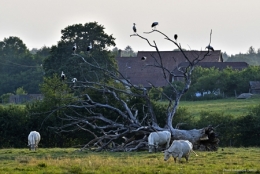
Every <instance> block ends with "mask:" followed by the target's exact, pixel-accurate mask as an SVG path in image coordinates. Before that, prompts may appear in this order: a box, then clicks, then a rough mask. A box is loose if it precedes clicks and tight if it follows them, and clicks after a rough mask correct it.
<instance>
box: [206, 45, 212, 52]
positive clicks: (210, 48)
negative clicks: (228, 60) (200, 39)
mask: <svg viewBox="0 0 260 174" xmlns="http://www.w3.org/2000/svg"><path fill="white" fill-rule="evenodd" d="M206 48H207V49H208V50H211V51H214V48H213V47H212V46H210V45H208V46H206Z"/></svg>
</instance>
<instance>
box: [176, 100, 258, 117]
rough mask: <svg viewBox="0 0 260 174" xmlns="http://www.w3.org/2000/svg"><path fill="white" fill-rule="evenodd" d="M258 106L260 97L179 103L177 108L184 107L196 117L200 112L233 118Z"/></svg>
mask: <svg viewBox="0 0 260 174" xmlns="http://www.w3.org/2000/svg"><path fill="white" fill-rule="evenodd" d="M259 104H260V97H259V96H256V97H253V98H249V99H235V98H230V99H219V100H204V101H181V102H180V105H179V107H185V108H187V109H188V111H189V112H190V113H192V115H194V116H198V115H199V114H200V112H202V111H208V112H218V113H223V114H224V115H233V116H235V117H239V116H244V115H246V113H247V112H248V111H249V108H250V107H253V106H256V105H259Z"/></svg>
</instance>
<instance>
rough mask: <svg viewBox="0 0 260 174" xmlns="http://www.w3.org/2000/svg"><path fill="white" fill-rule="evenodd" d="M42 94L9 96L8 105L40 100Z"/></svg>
mask: <svg viewBox="0 0 260 174" xmlns="http://www.w3.org/2000/svg"><path fill="white" fill-rule="evenodd" d="M42 99H43V95H42V94H25V95H11V96H10V97H9V103H15V104H21V103H25V102H30V101H35V100H42Z"/></svg>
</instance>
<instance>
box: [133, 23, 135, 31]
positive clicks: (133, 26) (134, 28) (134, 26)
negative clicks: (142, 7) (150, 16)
mask: <svg viewBox="0 0 260 174" xmlns="http://www.w3.org/2000/svg"><path fill="white" fill-rule="evenodd" d="M135 25H136V24H135V23H134V26H133V30H134V32H135V33H136V27H135Z"/></svg>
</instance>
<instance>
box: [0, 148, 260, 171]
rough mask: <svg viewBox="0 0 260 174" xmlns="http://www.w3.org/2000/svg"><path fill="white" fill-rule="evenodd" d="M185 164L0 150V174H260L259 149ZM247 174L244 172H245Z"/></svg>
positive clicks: (155, 156)
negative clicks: (252, 173)
mask: <svg viewBox="0 0 260 174" xmlns="http://www.w3.org/2000/svg"><path fill="white" fill-rule="evenodd" d="M196 153H198V155H199V156H198V157H196V156H195V155H193V154H191V156H190V159H189V162H188V163H187V162H186V161H185V159H184V158H183V159H182V160H181V163H174V160H173V158H170V159H169V160H168V161H166V162H165V161H164V160H163V153H148V152H130V153H126V152H114V153H112V152H101V153H94V152H85V151H83V152H80V151H76V149H59V148H57V149H39V151H37V152H30V151H28V150H27V149H1V150H0V173H10V174H18V173H26V174H38V173H44V174H64V173H74V174H83V173H84V174H85V173H86V174H87V173H96V174H101V173H102V174H103V173H115V174H117V173H131V174H135V173H166V174H167V173H239V172H241V173H242V172H244V173H249V172H254V173H260V166H259V159H260V148H225V149H223V151H222V150H219V151H217V152H200V151H197V152H196ZM245 171H246V172H245Z"/></svg>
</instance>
